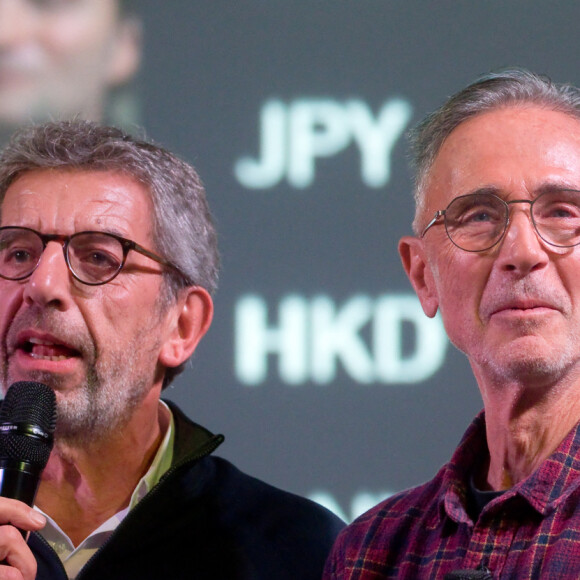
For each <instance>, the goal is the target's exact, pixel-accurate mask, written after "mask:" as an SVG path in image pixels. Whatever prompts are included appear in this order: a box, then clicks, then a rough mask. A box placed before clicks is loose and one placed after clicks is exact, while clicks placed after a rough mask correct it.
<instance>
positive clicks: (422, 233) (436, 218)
mask: <svg viewBox="0 0 580 580" xmlns="http://www.w3.org/2000/svg"><path fill="white" fill-rule="evenodd" d="M444 215H445V210H444V209H440V210H439V211H436V212H435V215H434V216H433V219H432V220H431V221H430V222H429V223H428V224H427V225H426V226H425V229H424V230H423V231H422V232H421V235H420V236H419V237H421V238H422V237H423V236H424V235H425V234H426V233H427V230H428V229H429V228H430V227H431V226H434V225H435V224H436V223H437V221H438V220H439V218H442V217H443V216H444Z"/></svg>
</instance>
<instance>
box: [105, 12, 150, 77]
mask: <svg viewBox="0 0 580 580" xmlns="http://www.w3.org/2000/svg"><path fill="white" fill-rule="evenodd" d="M142 36H143V31H142V25H141V22H140V21H139V20H138V19H137V18H136V17H133V16H129V17H126V18H121V20H120V21H119V23H118V24H117V30H116V32H115V37H114V39H113V45H112V46H111V54H110V57H109V58H110V60H109V70H108V74H107V81H108V83H109V85H110V86H112V87H114V86H118V85H123V84H125V83H128V82H129V81H130V80H131V79H132V78H133V77H134V76H135V73H136V72H137V70H138V69H139V65H140V64H141V53H142Z"/></svg>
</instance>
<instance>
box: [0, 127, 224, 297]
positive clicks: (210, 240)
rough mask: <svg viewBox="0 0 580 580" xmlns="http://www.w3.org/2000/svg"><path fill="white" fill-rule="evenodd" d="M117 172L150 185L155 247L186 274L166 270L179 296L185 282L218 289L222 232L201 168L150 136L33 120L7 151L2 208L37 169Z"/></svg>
mask: <svg viewBox="0 0 580 580" xmlns="http://www.w3.org/2000/svg"><path fill="white" fill-rule="evenodd" d="M50 168H54V169H79V170H87V171H117V172H120V173H124V174H126V175H129V176H131V177H133V178H134V179H136V180H137V181H139V182H140V183H141V184H143V185H144V186H145V188H146V190H147V193H148V195H149V196H150V198H151V202H152V206H153V220H152V221H153V224H152V225H153V232H152V237H153V243H154V244H155V248H154V250H155V251H158V252H160V253H161V255H162V256H163V257H164V258H165V259H167V260H169V261H170V262H171V263H173V264H175V265H176V266H177V267H178V268H179V270H180V271H181V272H182V273H183V276H180V275H179V274H178V273H177V272H174V271H172V270H170V269H168V270H167V272H166V274H165V277H166V281H167V282H168V283H169V287H170V288H171V290H172V291H173V293H174V294H176V293H177V292H178V291H179V289H180V288H182V287H186V286H193V285H196V286H202V287H203V288H205V289H206V290H208V292H210V293H212V292H214V290H215V289H216V286H217V279H218V270H219V256H218V250H217V235H216V231H215V228H214V225H213V221H212V218H211V214H210V211H209V207H208V204H207V200H206V196H205V190H204V187H203V185H202V183H201V180H200V178H199V175H198V174H197V172H196V171H195V169H194V168H193V167H192V166H191V165H189V164H187V163H185V162H184V161H182V160H181V159H179V158H178V157H177V156H176V155H174V154H173V153H171V152H169V151H167V150H166V149H164V148H163V147H160V146H158V145H156V144H154V143H152V142H150V141H145V140H141V139H138V138H135V137H132V136H130V135H129V134H127V133H125V132H124V131H122V130H121V129H117V128H114V127H106V126H101V125H98V124H97V123H94V122H91V121H84V120H73V121H59V122H50V123H44V124H41V125H32V126H29V127H25V128H23V129H21V130H20V131H18V132H17V133H15V134H14V135H13V137H12V139H11V141H10V143H9V144H8V145H7V146H6V147H5V149H4V150H3V152H2V154H1V155H0V212H1V204H2V202H3V201H4V196H5V194H6V190H7V189H8V187H9V186H10V184H11V183H12V182H13V181H14V180H15V179H17V178H18V176H19V175H21V174H22V173H25V172H27V171H32V170H36V169H50Z"/></svg>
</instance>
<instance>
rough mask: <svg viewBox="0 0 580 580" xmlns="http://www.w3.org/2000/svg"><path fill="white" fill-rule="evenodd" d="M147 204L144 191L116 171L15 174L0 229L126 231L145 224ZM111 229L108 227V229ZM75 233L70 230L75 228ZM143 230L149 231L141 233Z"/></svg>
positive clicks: (6, 196)
mask: <svg viewBox="0 0 580 580" xmlns="http://www.w3.org/2000/svg"><path fill="white" fill-rule="evenodd" d="M150 213H151V204H150V201H149V195H148V193H147V189H146V187H145V186H144V185H143V184H141V183H140V182H139V181H138V180H137V179H135V178H134V177H132V176H131V175H129V174H126V173H123V172H119V171H95V170H83V169H73V170H70V169H35V170H31V171H26V172H23V173H22V174H20V175H19V176H18V177H17V179H15V180H14V181H13V182H12V183H11V184H10V186H9V187H8V189H7V191H6V194H5V196H4V199H3V200H2V206H1V214H0V215H1V217H2V223H3V224H6V223H8V221H10V220H15V219H17V220H18V221H19V223H20V224H21V225H24V224H23V223H22V222H25V221H26V220H30V221H31V223H30V224H27V225H29V226H30V227H38V225H39V224H40V223H42V222H43V220H58V221H59V222H62V223H63V224H66V225H67V226H68V227H70V224H71V223H72V222H73V221H74V223H75V224H79V225H81V224H85V225H82V227H88V226H91V227H95V228H97V227H98V226H99V225H100V224H103V225H107V224H109V223H111V222H113V223H112V225H117V226H118V227H121V228H122V231H126V230H128V229H132V228H130V227H129V226H130V225H131V224H132V221H135V225H137V224H139V225H140V226H141V227H144V226H145V225H148V224H149V216H150ZM111 227H112V226H111ZM75 229H76V228H75ZM147 229H149V228H147Z"/></svg>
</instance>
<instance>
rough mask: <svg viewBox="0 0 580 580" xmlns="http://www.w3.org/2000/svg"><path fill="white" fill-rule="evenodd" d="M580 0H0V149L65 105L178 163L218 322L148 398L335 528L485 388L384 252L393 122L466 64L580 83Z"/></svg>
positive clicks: (392, 179)
mask: <svg viewBox="0 0 580 580" xmlns="http://www.w3.org/2000/svg"><path fill="white" fill-rule="evenodd" d="M579 21H580V5H579V4H578V3H577V1H576V0H568V1H565V0H564V1H559V2H557V3H550V4H549V3H547V2H544V1H539V0H519V1H518V0H495V1H493V0H487V1H485V2H465V1H460V0H438V1H437V2H432V1H431V0H397V1H395V0H392V1H391V0H290V1H286V2H277V1H275V0H236V1H235V2H231V1H226V0H212V1H211V2H199V1H197V0H165V1H163V2H161V1H160V0H133V1H131V0H125V1H123V0H0V142H3V141H4V142H5V141H6V139H7V138H8V135H10V134H11V132H12V131H13V130H14V128H15V127H16V126H18V125H19V124H21V123H24V122H27V121H29V120H41V119H45V118H61V117H63V116H74V115H80V116H83V117H88V118H93V119H97V120H103V121H106V122H109V123H113V124H118V125H123V126H124V127H125V128H128V129H129V130H132V131H134V132H135V131H141V129H138V128H139V127H143V128H144V129H143V131H144V132H145V134H146V135H147V136H148V137H150V138H152V139H154V140H156V141H157V142H159V143H161V144H163V145H165V146H166V147H168V148H169V149H171V150H173V151H174V152H176V153H178V154H179V155H180V156H181V157H183V158H184V159H186V160H187V161H189V162H191V163H193V165H195V167H196V168H197V169H198V171H199V172H200V174H201V176H202V178H203V180H204V182H205V185H206V188H207V192H208V197H209V200H210V205H211V207H212V208H213V213H214V216H215V220H216V223H217V227H218V231H219V232H220V247H221V253H222V260H223V271H222V275H221V282H220V288H219V290H218V293H217V295H216V296H215V305H216V315H215V320H214V324H213V326H212V328H211V330H210V332H209V335H208V336H207V338H206V339H205V340H204V341H203V342H202V344H201V346H200V347H199V349H198V351H197V353H196V355H195V357H194V360H193V363H192V365H191V367H190V368H188V370H187V372H186V373H185V374H183V375H182V376H181V377H179V379H178V380H177V381H176V383H175V385H174V386H173V387H172V388H170V389H169V390H168V391H167V392H166V396H167V397H169V398H171V399H173V400H175V401H176V402H178V403H179V404H180V405H181V406H182V407H183V409H184V410H185V411H186V412H187V414H188V415H189V416H191V417H192V418H193V419H194V420H196V421H198V422H199V423H201V424H203V425H205V426H206V427H208V428H209V429H211V430H213V431H215V432H222V433H224V434H225V436H226V442H225V444H224V445H223V446H222V447H221V448H220V450H219V454H221V455H222V456H224V457H226V458H228V459H230V460H232V461H233V462H234V463H236V464H237V465H238V466H239V467H240V468H242V469H243V470H245V471H247V472H249V473H251V474H253V475H255V476H257V477H260V478H262V479H264V480H266V481H268V482H270V483H272V484H274V485H277V486H279V487H282V488H285V489H288V490H290V491H293V492H295V493H298V494H301V495H306V496H309V497H312V498H314V499H316V500H318V501H320V502H321V503H323V504H325V505H327V506H328V507H330V508H331V509H333V510H334V511H336V512H337V513H338V514H339V515H341V516H342V517H343V518H344V519H346V520H351V519H352V518H353V517H355V516H356V515H358V514H359V513H361V512H362V511H364V510H365V509H367V508H368V507H370V506H371V505H374V504H375V503H376V502H378V501H379V500H380V499H382V498H384V497H386V496H387V495H389V494H391V493H393V492H395V491H398V490H401V489H403V488H406V487H409V486H412V485H416V484H418V483H421V482H423V481H425V480H426V479H428V478H430V477H431V476H432V475H433V474H434V473H435V471H436V470H437V469H438V468H439V466H440V465H441V464H442V463H443V462H444V461H446V460H447V459H448V458H449V456H450V455H451V452H452V450H453V449H454V447H455V445H456V444H457V442H458V440H459V438H460V437H461V435H462V433H463V431H464V429H465V428H466V426H467V425H468V423H469V422H470V420H471V418H472V416H473V415H474V414H475V413H476V412H477V411H478V410H479V409H480V407H481V400H480V396H479V393H478V391H477V386H476V384H475V381H474V379H473V378H472V375H471V371H470V369H469V366H468V364H467V362H466V360H465V358H464V357H463V355H462V354H461V353H459V352H457V351H456V350H455V349H454V347H453V346H451V345H450V344H449V343H448V341H447V339H446V337H445V333H444V330H443V328H442V324H441V321H440V320H439V319H438V318H436V319H435V320H430V319H427V318H426V317H425V316H424V315H423V313H422V311H421V308H420V305H419V303H418V301H417V300H416V299H415V297H414V294H413V292H412V290H411V287H410V285H409V283H408V281H407V279H406V276H405V274H404V272H403V269H402V267H401V265H400V261H399V257H398V254H397V241H398V239H399V238H400V237H401V236H402V235H405V234H408V233H410V231H411V227H410V224H411V221H412V217H413V203H412V197H411V180H410V174H409V171H408V166H407V157H406V151H407V143H406V139H405V133H406V132H407V130H408V129H409V128H410V127H411V126H413V125H414V124H415V123H416V122H418V121H419V120H420V119H421V118H422V117H423V116H424V115H425V114H427V113H428V112H429V111H431V110H433V109H434V108H436V107H437V106H438V105H439V104H441V102H442V101H443V100H444V99H445V98H446V97H447V96H448V95H450V94H451V93H453V92H455V91H456V90H458V89H460V88H461V87H463V86H464V85H465V84H467V83H468V82H470V81H472V80H473V79H474V78H475V77H477V76H478V75H479V74H481V73H484V72H488V71H490V70H494V69H498V68H501V67H505V66H509V65H523V66H526V67H529V68H531V69H532V70H534V71H536V72H539V73H545V74H548V75H549V76H550V77H552V78H553V79H554V80H556V81H558V82H572V83H576V84H577V83H579V82H580V70H579V67H578V55H579V52H580V35H579V33H578V22H579Z"/></svg>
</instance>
